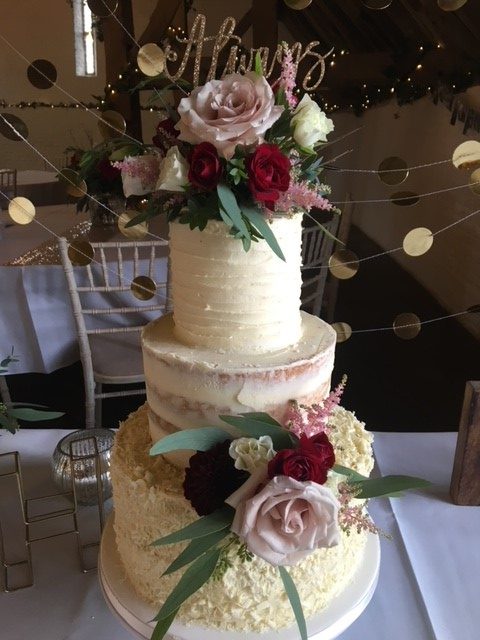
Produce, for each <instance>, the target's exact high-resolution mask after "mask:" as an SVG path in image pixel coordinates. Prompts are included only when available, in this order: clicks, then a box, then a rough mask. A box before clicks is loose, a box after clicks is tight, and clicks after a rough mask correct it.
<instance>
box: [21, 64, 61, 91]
mask: <svg viewBox="0 0 480 640" xmlns="http://www.w3.org/2000/svg"><path fill="white" fill-rule="evenodd" d="M27 78H28V79H29V81H30V84H33V86H34V87H36V88H37V89H50V87H53V85H54V84H55V82H56V81H57V69H56V68H55V65H54V64H53V63H51V62H50V60H42V59H38V60H34V61H33V62H32V63H31V64H30V65H29V67H28V69H27Z"/></svg>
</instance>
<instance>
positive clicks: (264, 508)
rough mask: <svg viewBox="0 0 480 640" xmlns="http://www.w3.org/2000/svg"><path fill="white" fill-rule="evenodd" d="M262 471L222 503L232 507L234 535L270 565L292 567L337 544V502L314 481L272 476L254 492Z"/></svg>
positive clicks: (328, 491)
mask: <svg viewBox="0 0 480 640" xmlns="http://www.w3.org/2000/svg"><path fill="white" fill-rule="evenodd" d="M259 482H261V476H260V472H259V473H258V474H254V475H252V476H250V478H249V479H248V480H247V482H246V483H245V484H244V485H242V486H241V487H240V489H238V490H237V491H236V492H235V493H234V494H232V495H231V496H230V498H228V500H226V502H227V503H228V504H230V505H231V506H232V507H234V508H235V510H236V511H235V516H234V519H233V523H232V531H233V532H234V533H236V534H237V535H238V536H239V537H240V539H241V540H243V541H244V542H245V544H246V545H247V547H248V549H249V551H251V552H252V553H253V554H255V555H257V556H260V558H263V559H264V560H266V561H267V562H269V563H270V564H272V565H274V566H278V565H282V566H285V565H286V566H291V565H294V564H297V562H299V561H300V560H302V559H303V558H305V557H306V556H308V555H309V554H310V553H312V552H313V551H315V550H316V549H320V548H325V547H327V548H328V547H333V546H335V545H337V544H338V543H339V541H340V530H339V526H338V517H337V516H338V509H339V503H338V501H337V499H336V498H335V496H334V495H333V493H332V491H331V490H330V489H328V488H327V487H325V486H323V485H320V484H317V483H316V482H310V481H308V482H299V481H298V480H295V479H294V478H289V477H288V476H275V477H274V478H273V479H272V480H270V481H269V482H268V484H266V485H265V486H264V487H263V488H261V489H260V491H258V493H256V491H257V489H258V486H259Z"/></svg>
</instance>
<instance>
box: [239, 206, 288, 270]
mask: <svg viewBox="0 0 480 640" xmlns="http://www.w3.org/2000/svg"><path fill="white" fill-rule="evenodd" d="M242 212H243V215H244V216H245V218H247V220H248V221H249V222H250V224H251V225H252V227H253V228H254V229H256V231H257V232H258V233H259V234H260V237H262V238H264V240H265V241H266V243H267V244H268V246H269V247H270V249H271V250H272V251H273V252H274V253H275V254H276V255H277V256H278V257H279V258H280V259H281V260H283V261H285V256H284V255H283V252H282V250H281V248H280V245H279V244H278V242H277V239H276V238H275V235H274V233H273V231H272V230H271V228H270V225H269V223H268V221H267V220H266V219H265V216H264V215H263V214H262V213H261V212H260V211H259V210H258V209H257V208H256V207H248V206H244V207H242Z"/></svg>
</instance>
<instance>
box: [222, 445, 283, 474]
mask: <svg viewBox="0 0 480 640" xmlns="http://www.w3.org/2000/svg"><path fill="white" fill-rule="evenodd" d="M228 453H229V454H230V457H232V458H233V459H234V460H235V468H236V469H240V470H241V471H248V472H249V473H253V471H255V469H259V468H261V467H263V466H265V464H266V463H267V462H268V461H269V460H271V459H272V458H273V457H274V456H275V451H274V449H273V442H272V439H271V438H270V436H260V438H258V439H257V438H237V439H236V440H233V441H232V443H231V444H230V449H229V451H228Z"/></svg>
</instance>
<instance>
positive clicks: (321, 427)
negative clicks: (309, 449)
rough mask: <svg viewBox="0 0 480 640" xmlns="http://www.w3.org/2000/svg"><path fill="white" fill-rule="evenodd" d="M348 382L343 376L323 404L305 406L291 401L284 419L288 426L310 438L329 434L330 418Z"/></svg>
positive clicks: (298, 433)
mask: <svg viewBox="0 0 480 640" xmlns="http://www.w3.org/2000/svg"><path fill="white" fill-rule="evenodd" d="M346 382H347V376H343V378H342V381H341V382H340V384H339V385H338V386H337V387H335V389H334V390H333V391H331V392H330V394H329V395H328V396H327V397H326V398H325V400H323V402H322V403H321V404H312V405H311V406H305V405H301V404H298V402H296V401H292V402H290V403H289V405H288V409H287V412H286V414H285V420H284V422H285V426H286V428H287V429H288V430H289V431H291V432H292V433H294V434H295V435H296V436H297V437H298V438H300V436H301V435H302V434H304V435H306V436H307V437H308V438H311V437H312V436H314V435H316V434H317V433H324V432H325V433H327V435H328V419H329V418H330V416H331V415H332V412H333V410H334V408H335V407H336V406H337V405H338V403H339V402H340V398H341V397H342V393H343V390H344V389H345V384H346Z"/></svg>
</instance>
